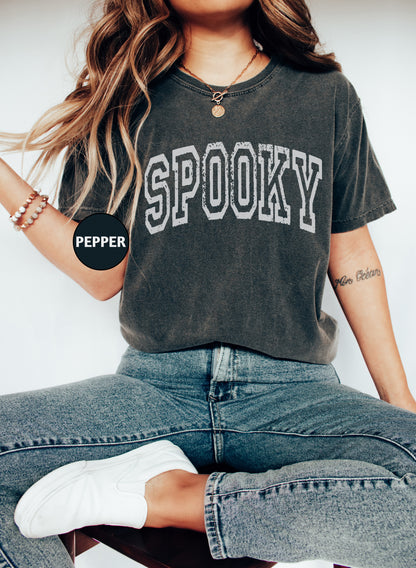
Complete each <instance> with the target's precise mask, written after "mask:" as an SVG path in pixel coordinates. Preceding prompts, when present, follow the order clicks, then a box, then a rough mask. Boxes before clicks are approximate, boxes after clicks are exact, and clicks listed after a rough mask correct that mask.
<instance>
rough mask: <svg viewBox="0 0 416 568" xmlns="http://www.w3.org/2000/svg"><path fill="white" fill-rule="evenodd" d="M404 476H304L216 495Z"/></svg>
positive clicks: (388, 479) (226, 495) (227, 495)
mask: <svg viewBox="0 0 416 568" xmlns="http://www.w3.org/2000/svg"><path fill="white" fill-rule="evenodd" d="M404 477H405V476H403V477H401V478H398V477H389V476H374V477H372V476H365V477H361V476H359V477H356V476H354V477H352V476H351V477H305V478H302V479H291V480H290V481H282V482H280V483H273V484H271V485H268V486H267V487H262V488H261V489H260V490H259V489H258V488H253V489H235V490H233V491H228V492H226V493H219V492H218V493H217V494H216V495H217V497H229V496H231V495H236V494H239V495H240V494H242V493H265V492H267V491H270V490H271V489H278V488H282V487H290V486H294V485H302V484H303V483H306V482H310V483H316V482H318V483H326V482H328V481H329V482H330V481H333V482H335V483H336V482H338V481H360V482H361V481H397V482H400V481H402V480H403V478H404Z"/></svg>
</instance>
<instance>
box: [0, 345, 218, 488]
mask: <svg viewBox="0 0 416 568" xmlns="http://www.w3.org/2000/svg"><path fill="white" fill-rule="evenodd" d="M183 372H184V371H183ZM147 374H148V369H147V368H146V365H144V366H143V365H142V367H140V364H139V361H138V355H137V353H136V357H135V360H134V361H132V357H131V356H130V358H128V361H127V362H126V356H125V357H124V358H123V360H122V363H121V365H120V367H119V369H118V371H117V373H116V374H112V375H105V376H100V377H95V378H91V379H87V380H85V381H81V382H76V383H70V384H67V385H62V386H58V387H54V388H48V389H42V390H37V391H31V392H24V393H17V394H12V395H6V396H3V397H0V415H1V421H0V448H1V453H0V478H1V482H0V483H1V485H3V486H8V487H12V488H13V489H14V490H15V491H17V492H18V493H21V492H22V491H24V490H25V489H26V488H27V487H28V486H29V485H31V484H32V483H33V482H34V481H35V480H36V479H38V478H39V477H41V476H43V475H45V474H46V473H47V472H48V471H50V470H52V469H55V468H56V467H59V466H61V465H63V464H65V463H68V462H71V461H76V460H80V459H101V458H106V457H110V456H112V455H116V454H120V453H123V452H127V451H129V450H132V449H134V448H135V447H137V446H138V445H140V444H143V443H148V442H151V441H155V440H159V439H162V438H165V439H170V440H171V441H173V442H174V443H176V444H178V445H179V446H180V447H181V448H182V449H183V450H184V452H185V453H186V454H187V455H188V457H189V458H190V459H191V460H192V461H193V462H194V463H195V465H196V466H197V467H199V466H204V465H206V464H207V463H211V462H212V461H213V455H212V444H211V433H210V432H211V431H210V419H209V413H208V408H207V405H206V402H204V400H200V399H198V397H195V396H192V393H189V396H188V397H187V398H186V400H185V398H184V396H183V395H181V394H175V392H174V389H170V390H169V389H164V388H162V387H161V385H162V384H163V377H161V376H160V381H159V384H155V381H153V380H149V378H148V377H147V376H146V375H147ZM168 382H169V381H168V378H166V383H168ZM179 392H180V389H179ZM188 392H189V388H188Z"/></svg>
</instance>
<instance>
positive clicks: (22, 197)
mask: <svg viewBox="0 0 416 568" xmlns="http://www.w3.org/2000/svg"><path fill="white" fill-rule="evenodd" d="M32 191H33V189H32V187H31V186H30V185H29V184H27V183H26V182H25V181H24V180H23V179H22V178H21V177H20V176H18V175H17V174H16V172H15V171H14V170H12V168H10V166H8V165H7V164H6V162H5V161H4V160H2V159H1V158H0V203H2V204H3V205H4V207H5V208H6V209H7V210H8V212H9V213H10V215H13V214H14V213H15V211H17V209H18V208H19V207H20V206H21V205H22V204H23V203H24V202H25V201H26V199H27V197H28V196H29V195H30V193H32ZM38 205H39V203H38V199H35V200H34V201H33V202H32V203H31V204H30V205H29V207H28V209H27V210H26V213H25V217H26V215H27V216H30V215H31V213H32V212H33V211H34V209H35V208H36V207H37V206H38ZM77 225H78V223H77V222H76V221H70V220H69V219H68V217H66V216H65V215H63V214H62V213H60V212H59V211H58V210H57V209H55V208H54V207H52V205H49V204H48V206H47V207H46V208H45V210H44V211H43V213H42V215H40V216H39V218H38V219H37V220H36V222H35V223H33V225H30V226H29V227H28V228H27V229H25V231H24V233H25V235H26V236H27V237H28V239H29V240H30V241H31V242H32V243H33V244H34V246H35V247H36V248H37V249H38V250H39V251H40V252H41V253H42V254H43V255H44V256H45V257H46V258H47V259H48V260H50V261H51V262H52V263H53V264H55V266H57V267H58V268H59V269H60V270H62V271H63V272H65V274H67V275H68V276H70V277H71V278H72V279H73V280H75V281H76V282H77V283H78V284H79V285H80V286H82V287H83V288H84V289H85V290H86V291H87V292H89V293H90V294H91V295H92V296H93V297H94V298H96V299H97V300H107V299H109V298H111V297H112V296H114V295H115V294H117V292H119V291H120V290H121V288H122V287H123V282H124V275H125V271H126V265H127V258H128V255H126V257H125V258H124V260H123V261H122V262H121V263H120V264H118V265H117V266H115V267H114V268H111V269H109V270H93V269H91V268H88V267H87V266H85V265H84V264H82V262H80V261H79V260H78V258H77V256H76V254H75V252H74V249H73V246H72V238H73V235H74V231H75V229H76V227H77ZM10 230H11V231H12V230H13V229H12V227H11V226H10Z"/></svg>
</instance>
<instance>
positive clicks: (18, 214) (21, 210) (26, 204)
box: [10, 189, 39, 224]
mask: <svg viewBox="0 0 416 568" xmlns="http://www.w3.org/2000/svg"><path fill="white" fill-rule="evenodd" d="M38 195H39V192H38V191H36V189H34V190H33V191H32V193H31V194H30V195H29V197H28V198H27V199H26V201H25V202H24V203H23V205H22V206H21V207H19V209H18V210H17V211H16V213H15V214H14V215H10V221H11V222H12V223H14V224H16V223H18V222H19V219H20V217H21V216H22V215H23V214H24V213H25V212H26V209H27V208H28V207H29V205H30V204H31V203H32V201H33V200H34V199H35V197H37V196H38Z"/></svg>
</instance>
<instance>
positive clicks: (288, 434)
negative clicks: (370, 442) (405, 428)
mask: <svg viewBox="0 0 416 568" xmlns="http://www.w3.org/2000/svg"><path fill="white" fill-rule="evenodd" d="M223 432H231V433H235V434H275V435H279V436H298V437H300V438H359V437H362V438H375V439H376V440H381V441H383V442H387V443H389V444H392V445H393V446H397V447H398V448H400V449H401V450H403V451H404V452H405V453H407V454H408V455H409V456H410V457H411V458H412V459H413V461H416V455H415V454H414V453H413V452H412V451H411V450H409V449H408V448H406V446H403V444H401V443H400V442H397V441H396V440H393V439H392V438H386V437H385V436H379V435H378V434H366V433H361V434H360V433H350V434H301V433H299V432H279V431H276V430H238V429H234V428H227V429H224V430H223Z"/></svg>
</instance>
